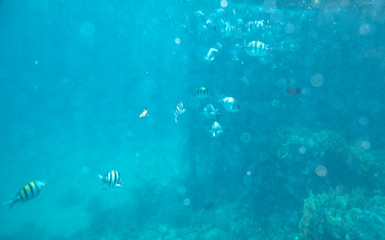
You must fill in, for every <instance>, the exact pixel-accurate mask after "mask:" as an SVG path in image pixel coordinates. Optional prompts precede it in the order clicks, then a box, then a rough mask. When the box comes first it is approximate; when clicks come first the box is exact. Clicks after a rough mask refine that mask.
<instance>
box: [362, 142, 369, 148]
mask: <svg viewBox="0 0 385 240" xmlns="http://www.w3.org/2000/svg"><path fill="white" fill-rule="evenodd" d="M361 147H362V148H363V149H365V150H368V149H369V148H370V142H369V141H362V143H361Z"/></svg>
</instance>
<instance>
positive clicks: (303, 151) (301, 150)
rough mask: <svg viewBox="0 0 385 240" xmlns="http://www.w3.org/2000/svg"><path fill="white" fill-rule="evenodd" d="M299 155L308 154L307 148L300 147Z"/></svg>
mask: <svg viewBox="0 0 385 240" xmlns="http://www.w3.org/2000/svg"><path fill="white" fill-rule="evenodd" d="M299 153H300V154H305V153H306V148H305V147H303V146H302V147H300V148H299Z"/></svg>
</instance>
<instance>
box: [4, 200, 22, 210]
mask: <svg viewBox="0 0 385 240" xmlns="http://www.w3.org/2000/svg"><path fill="white" fill-rule="evenodd" d="M18 202H19V200H18V199H14V200H10V201H8V202H4V203H2V205H3V206H8V207H9V209H11V208H13V207H14V206H15V205H16V203H18Z"/></svg>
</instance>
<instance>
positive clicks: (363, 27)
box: [359, 23, 371, 35]
mask: <svg viewBox="0 0 385 240" xmlns="http://www.w3.org/2000/svg"><path fill="white" fill-rule="evenodd" d="M370 30H371V27H370V25H369V24H367V23H364V24H362V25H361V26H360V29H359V31H360V34H361V35H366V34H368V33H369V32H370Z"/></svg>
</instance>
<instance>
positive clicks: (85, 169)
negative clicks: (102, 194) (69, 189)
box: [80, 166, 90, 174]
mask: <svg viewBox="0 0 385 240" xmlns="http://www.w3.org/2000/svg"><path fill="white" fill-rule="evenodd" d="M80 171H81V173H82V174H87V173H89V172H90V169H89V168H88V167H86V166H84V167H82V169H81V170H80Z"/></svg>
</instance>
